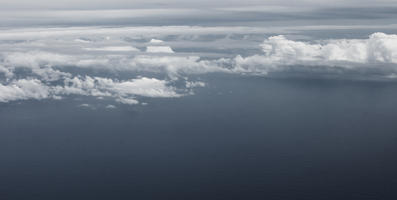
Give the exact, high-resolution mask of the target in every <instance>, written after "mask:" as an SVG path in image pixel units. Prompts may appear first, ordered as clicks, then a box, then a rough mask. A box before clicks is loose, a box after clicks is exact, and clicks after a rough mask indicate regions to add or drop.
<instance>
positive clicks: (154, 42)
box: [150, 39, 164, 44]
mask: <svg viewBox="0 0 397 200" xmlns="http://www.w3.org/2000/svg"><path fill="white" fill-rule="evenodd" d="M163 42H164V41H163V40H158V39H151V40H150V43H152V44H159V43H163Z"/></svg>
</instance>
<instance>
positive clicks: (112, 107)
mask: <svg viewBox="0 0 397 200" xmlns="http://www.w3.org/2000/svg"><path fill="white" fill-rule="evenodd" d="M105 108H106V109H116V108H117V107H116V106H115V105H111V104H109V105H107V106H106V107H105Z"/></svg>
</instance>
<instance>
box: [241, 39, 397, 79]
mask: <svg viewBox="0 0 397 200" xmlns="http://www.w3.org/2000/svg"><path fill="white" fill-rule="evenodd" d="M261 47H262V50H263V52H264V55H254V56H249V57H242V56H237V57H236V58H235V66H236V68H235V71H240V72H252V73H263V74H266V73H268V72H272V71H280V70H286V68H285V67H284V68H283V66H295V67H294V69H297V68H299V66H301V65H304V66H307V65H310V66H329V67H334V66H337V67H341V68H347V69H352V68H360V67H364V68H368V67H372V64H374V65H373V66H374V67H379V66H378V65H376V64H379V63H384V64H397V35H393V34H390V35H388V34H384V33H374V34H372V35H370V36H369V38H368V39H349V40H348V39H339V40H325V41H317V42H312V43H309V42H302V41H293V40H289V39H287V38H286V37H284V36H282V35H279V36H272V37H269V38H268V39H266V40H265V41H264V42H263V43H262V44H261ZM289 68H290V67H289ZM379 70H380V69H379Z"/></svg>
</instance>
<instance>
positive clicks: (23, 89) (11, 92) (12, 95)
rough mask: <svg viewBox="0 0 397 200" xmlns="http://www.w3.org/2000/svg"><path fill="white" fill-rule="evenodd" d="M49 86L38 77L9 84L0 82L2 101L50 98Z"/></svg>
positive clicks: (0, 100) (0, 97) (0, 98)
mask: <svg viewBox="0 0 397 200" xmlns="http://www.w3.org/2000/svg"><path fill="white" fill-rule="evenodd" d="M49 96H50V92H49V87H48V86H46V85H44V84H43V83H42V82H41V81H40V80H37V79H21V80H17V81H13V82H11V83H10V84H8V85H3V84H0V102H9V101H16V100H27V99H36V100H40V99H46V98H49Z"/></svg>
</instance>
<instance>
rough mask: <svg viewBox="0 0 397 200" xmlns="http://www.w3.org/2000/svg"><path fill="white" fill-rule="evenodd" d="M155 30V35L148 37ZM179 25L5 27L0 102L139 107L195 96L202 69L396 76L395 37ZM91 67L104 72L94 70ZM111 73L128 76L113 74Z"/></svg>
mask: <svg viewBox="0 0 397 200" xmlns="http://www.w3.org/2000/svg"><path fill="white" fill-rule="evenodd" d="M160 29H161V30H164V32H163V33H162V34H157V35H153V34H150V33H153V32H155V31H153V30H156V31H158V30H160ZM182 29H184V30H186V32H187V33H182V31H181V30H179V29H178V28H177V27H161V28H153V27H143V28H116V29H114V28H98V29H95V28H92V27H91V28H87V29H86V30H85V29H81V28H80V29H79V30H80V31H77V30H76V29H75V28H70V29H68V28H66V29H54V30H52V29H47V30H46V31H45V32H40V31H35V30H31V31H30V32H29V31H28V32H24V31H17V30H8V31H4V32H2V33H0V39H1V41H0V102H10V101H17V100H28V99H36V100H40V99H61V98H64V97H66V96H70V95H83V96H93V97H101V98H111V99H113V100H115V101H117V102H119V103H123V104H138V103H140V98H143V97H145V98H178V97H182V96H185V95H190V94H194V92H193V91H194V90H195V89H197V87H205V86H206V84H205V82H202V81H194V80H191V79H189V78H191V77H193V76H195V77H200V76H202V75H203V74H207V73H228V74H237V75H261V76H272V75H274V74H280V73H281V74H283V73H285V74H289V73H300V74H303V76H318V77H322V76H323V75H324V74H333V75H334V76H340V77H343V76H345V75H346V74H356V75H357V76H359V77H361V78H364V79H365V78H369V77H373V76H376V77H377V78H379V77H381V78H383V79H389V80H390V79H396V77H397V76H396V74H397V35H394V34H385V33H380V32H379V33H374V34H371V35H369V37H368V38H361V39H332V40H310V39H305V40H293V39H289V38H290V36H289V35H286V36H284V35H275V36H270V37H267V38H266V39H265V40H264V41H262V42H260V41H257V38H256V37H257V35H262V37H263V35H265V34H263V33H262V32H261V31H260V29H250V28H237V29H236V30H235V31H236V33H233V34H234V35H233V34H232V35H230V33H229V35H227V34H225V33H224V31H225V30H222V29H218V28H216V27H215V28H208V27H204V28H203V29H201V28H200V27H183V28H182ZM228 30H230V31H233V30H232V29H228ZM160 32H161V31H160ZM11 33H15V34H11ZM253 35H254V36H255V37H253ZM251 37H252V39H251ZM153 38H156V39H153ZM214 44H216V45H214ZM201 48H203V49H205V51H203V52H204V53H203V52H200V49H201ZM192 50H198V51H199V52H195V51H192ZM251 51H252V53H250V54H248V53H246V52H251ZM247 54H248V55H247ZM98 70H102V71H105V72H106V73H104V74H103V76H98V75H97V74H95V75H94V72H96V71H98ZM83 72H84V73H83ZM114 73H119V74H134V75H133V76H132V77H127V78H125V77H124V78H117V77H114V76H112V74H114ZM149 74H151V75H149ZM154 77H156V78H154Z"/></svg>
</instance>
